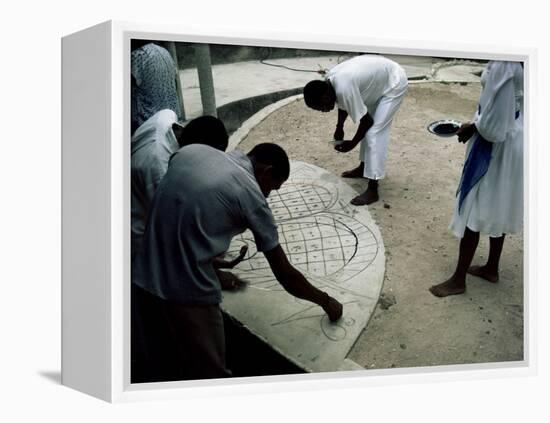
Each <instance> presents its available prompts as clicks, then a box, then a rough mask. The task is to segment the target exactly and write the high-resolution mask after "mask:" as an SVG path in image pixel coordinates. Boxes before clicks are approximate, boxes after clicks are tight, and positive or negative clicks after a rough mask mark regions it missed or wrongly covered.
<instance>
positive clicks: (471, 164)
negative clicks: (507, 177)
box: [457, 111, 519, 213]
mask: <svg viewBox="0 0 550 423" xmlns="http://www.w3.org/2000/svg"><path fill="white" fill-rule="evenodd" d="M518 117H519V111H517V112H516V115H515V118H516V119H517V118H518ZM492 151H493V143H492V142H489V141H487V140H486V139H485V138H483V137H482V136H481V135H480V134H479V132H478V133H477V137H476V139H475V140H474V144H473V145H472V149H471V150H470V154H468V158H467V159H466V162H465V163H464V169H463V170H462V178H461V179H460V185H459V187H458V192H457V195H460V197H459V199H458V212H459V213H460V211H461V209H462V203H463V202H464V199H465V198H466V196H467V195H468V193H469V192H470V190H471V189H472V188H473V187H474V186H475V184H477V183H478V182H479V180H480V179H481V178H483V176H484V175H485V174H486V173H487V169H489V164H490V163H491V152H492Z"/></svg>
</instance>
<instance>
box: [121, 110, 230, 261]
mask: <svg viewBox="0 0 550 423" xmlns="http://www.w3.org/2000/svg"><path fill="white" fill-rule="evenodd" d="M192 143H200V144H207V145H210V146H212V147H214V148H216V149H218V150H221V151H225V149H226V148H227V143H228V136H227V132H226V129H225V126H224V124H223V122H222V121H220V120H219V119H217V118H215V117H212V116H201V117H198V118H196V119H193V120H192V121H190V122H189V123H188V124H187V125H186V126H185V127H184V126H182V125H180V124H179V123H178V122H177V116H176V113H175V112H174V111H172V110H168V109H165V110H161V111H160V112H157V113H155V114H154V115H153V116H151V117H150V118H149V119H147V121H145V122H144V123H143V125H141V126H140V127H139V128H138V129H137V131H136V132H135V133H134V135H133V136H132V145H131V154H132V164H131V168H132V169H131V171H132V179H131V186H132V203H131V210H132V224H131V227H132V258H133V257H134V256H135V255H136V254H137V252H138V250H139V248H140V244H141V239H142V237H143V233H144V231H145V224H146V223H147V214H148V212H149V208H150V207H151V202H152V201H153V196H154V195H155V192H156V190H157V187H158V185H159V184H160V181H161V180H162V178H163V176H164V174H165V173H166V170H167V169H168V162H169V161H170V157H171V156H172V155H173V154H174V153H175V152H176V151H178V150H179V149H180V147H182V146H184V145H187V144H192Z"/></svg>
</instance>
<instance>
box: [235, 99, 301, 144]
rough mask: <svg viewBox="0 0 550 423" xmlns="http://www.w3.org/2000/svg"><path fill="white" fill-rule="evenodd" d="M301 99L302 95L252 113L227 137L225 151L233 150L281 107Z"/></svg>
mask: <svg viewBox="0 0 550 423" xmlns="http://www.w3.org/2000/svg"><path fill="white" fill-rule="evenodd" d="M303 97H304V96H303V94H297V95H293V96H291V97H287V98H284V99H282V100H279V101H277V102H275V103H273V104H270V105H269V106H266V107H264V108H263V109H261V110H260V111H259V112H256V113H254V114H253V115H252V116H251V117H250V118H248V119H247V120H246V121H244V122H243V124H242V125H241V126H240V127H239V129H237V130H236V131H235V132H234V133H233V135H231V137H229V145H228V146H227V151H232V150H234V149H235V148H236V147H237V146H238V145H239V144H240V142H241V141H242V140H244V139H245V138H246V137H247V136H248V134H249V133H250V131H251V130H252V129H253V128H254V127H255V126H256V125H258V124H259V123H260V122H262V121H263V120H264V119H265V118H267V117H268V116H269V115H270V114H271V113H273V112H275V111H276V110H278V109H280V108H281V107H284V106H286V105H288V104H290V103H293V102H295V101H298V100H300V99H302V98H303Z"/></svg>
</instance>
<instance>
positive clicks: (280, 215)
mask: <svg viewBox="0 0 550 423" xmlns="http://www.w3.org/2000/svg"><path fill="white" fill-rule="evenodd" d="M333 197H334V196H333V194H331V193H330V191H329V190H328V189H326V188H325V187H322V186H319V185H311V184H303V183H288V184H285V185H284V186H283V187H282V188H281V189H280V190H279V191H274V192H273V194H272V195H271V197H270V198H269V201H268V202H269V207H270V208H271V211H272V212H273V216H274V217H275V220H276V221H277V222H282V221H285V220H290V219H296V218H300V217H306V216H311V215H313V214H316V213H320V212H322V211H325V210H327V209H328V208H329V207H330V206H331V205H332V203H333V201H334V198H333Z"/></svg>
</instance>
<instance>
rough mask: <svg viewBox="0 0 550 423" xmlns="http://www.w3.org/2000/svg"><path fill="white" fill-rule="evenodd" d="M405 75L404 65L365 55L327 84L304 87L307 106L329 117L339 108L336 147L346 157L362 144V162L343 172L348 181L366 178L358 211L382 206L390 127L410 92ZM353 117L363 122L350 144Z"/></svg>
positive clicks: (348, 62)
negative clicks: (346, 127) (346, 124)
mask: <svg viewBox="0 0 550 423" xmlns="http://www.w3.org/2000/svg"><path fill="white" fill-rule="evenodd" d="M407 87H408V82H407V75H406V74H405V71H404V70H403V68H402V67H401V66H399V64H397V63H395V62H393V61H392V60H389V59H387V58H385V57H382V56H378V55H362V56H357V57H354V58H352V59H349V60H346V61H345V62H342V63H340V64H338V65H336V66H334V67H333V68H332V69H331V70H330V71H328V73H327V75H326V79H325V80H324V81H320V80H315V81H311V82H309V83H308V84H307V85H306V86H305V87H304V101H305V102H306V105H307V106H308V107H310V108H312V109H314V110H318V111H321V112H329V111H331V110H332V109H333V108H334V105H335V104H337V105H338V121H337V124H336V130H335V132H334V139H335V140H336V141H342V142H341V143H338V144H337V145H336V146H335V147H334V148H335V149H336V151H339V152H341V153H346V152H348V151H351V150H352V149H353V148H355V147H356V146H357V144H359V143H361V149H360V160H361V163H360V165H359V166H358V167H356V168H355V169H353V170H350V171H346V172H344V173H342V177H344V178H360V177H364V178H367V179H368V180H369V183H368V188H367V190H366V191H365V192H364V193H362V194H361V195H359V196H357V197H355V198H354V199H353V200H352V201H351V203H352V204H354V205H357V206H360V205H365V204H371V203H374V202H375V201H378V198H379V197H378V180H380V179H382V178H384V176H385V166H386V154H387V151H388V142H389V135H390V127H391V123H392V121H393V117H394V116H395V113H396V112H397V110H398V109H399V106H400V105H401V102H402V101H403V98H404V96H405V93H406V92H407ZM348 115H349V116H350V117H351V119H352V120H353V122H354V123H359V126H358V128H357V131H356V133H355V135H354V136H353V138H352V139H351V140H348V141H343V140H344V122H345V121H346V119H347V117H348Z"/></svg>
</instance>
